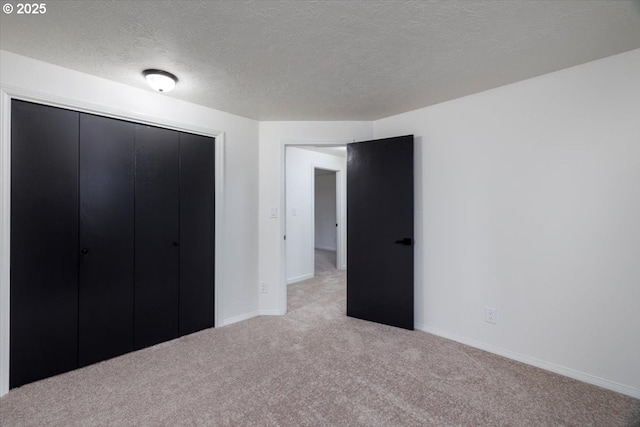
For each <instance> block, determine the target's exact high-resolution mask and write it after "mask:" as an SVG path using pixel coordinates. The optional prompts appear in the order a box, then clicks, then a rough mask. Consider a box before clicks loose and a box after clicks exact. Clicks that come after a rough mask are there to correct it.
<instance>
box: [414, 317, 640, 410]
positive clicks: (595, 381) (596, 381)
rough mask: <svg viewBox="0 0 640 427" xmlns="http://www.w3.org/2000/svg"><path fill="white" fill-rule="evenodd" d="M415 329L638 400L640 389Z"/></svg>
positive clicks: (429, 329)
mask: <svg viewBox="0 0 640 427" xmlns="http://www.w3.org/2000/svg"><path fill="white" fill-rule="evenodd" d="M414 326H415V328H416V329H418V330H420V331H424V332H427V333H430V334H433V335H437V336H439V337H442V338H446V339H449V340H452V341H456V342H459V343H461V344H465V345H468V346H471V347H475V348H479V349H480V350H484V351H488V352H489V353H493V354H497V355H499V356H503V357H506V358H508V359H512V360H517V361H518V362H522V363H526V364H527V365H531V366H535V367H537V368H541V369H544V370H546V371H551V372H554V373H556V374H560V375H564V376H565V377H569V378H573V379H574V380H578V381H582V382H585V383H588V384H592V385H595V386H598V387H602V388H606V389H608V390H612V391H615V392H618V393H622V394H626V395H627V396H631V397H634V398H636V399H640V389H638V388H634V387H629V386H627V385H624V384H620V383H617V382H615V381H610V380H607V379H604V378H600V377H597V376H595V375H591V374H587V373H585V372H581V371H576V370H575V369H571V368H567V367H565V366H560V365H556V364H555V363H550V362H545V361H544V360H540V359H536V358H535V357H531V356H526V355H524V354H520V353H516V352H513V351H510V350H506V349H503V348H500V347H496V346H493V345H491V344H486V343H483V342H480V341H476V340H473V339H470V338H466V337H461V336H458V335H455V334H450V333H448V332H445V331H441V330H439V329H436V328H432V327H428V326H425V325H423V324H421V323H415V325H414Z"/></svg>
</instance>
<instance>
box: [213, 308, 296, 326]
mask: <svg viewBox="0 0 640 427" xmlns="http://www.w3.org/2000/svg"><path fill="white" fill-rule="evenodd" d="M284 314H285V313H282V312H281V311H280V310H255V311H251V312H249V313H245V314H240V315H238V316H233V317H230V318H228V319H224V320H223V321H222V324H221V325H220V326H228V325H232V324H234V323H238V322H242V321H243V320H249V319H253V318H254V317H258V316H282V315H284Z"/></svg>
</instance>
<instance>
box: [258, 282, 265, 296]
mask: <svg viewBox="0 0 640 427" xmlns="http://www.w3.org/2000/svg"><path fill="white" fill-rule="evenodd" d="M258 288H259V289H260V293H261V294H266V293H267V282H260V284H259V285H258Z"/></svg>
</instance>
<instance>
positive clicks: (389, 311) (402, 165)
mask: <svg viewBox="0 0 640 427" xmlns="http://www.w3.org/2000/svg"><path fill="white" fill-rule="evenodd" d="M347 242H348V244H347V315H348V316H351V317H357V318H360V319H364V320H370V321H373V322H378V323H384V324H386V325H391V326H398V327H401V328H405V329H413V135H408V136H401V137H397V138H388V139H380V140H376V141H367V142H359V143H353V144H348V145H347Z"/></svg>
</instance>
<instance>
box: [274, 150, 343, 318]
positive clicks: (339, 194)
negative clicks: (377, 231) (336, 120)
mask: <svg viewBox="0 0 640 427" xmlns="http://www.w3.org/2000/svg"><path fill="white" fill-rule="evenodd" d="M338 144H339V146H338ZM338 144H334V145H333V146H330V147H328V146H311V145H305V144H286V147H283V148H284V155H285V156H284V157H285V162H284V163H285V168H284V169H285V170H284V172H285V173H284V184H285V185H284V190H285V191H284V195H285V203H284V215H283V216H284V227H285V228H284V229H285V235H286V238H285V240H284V273H285V274H284V278H285V283H286V286H285V290H286V287H287V286H288V285H291V284H293V283H298V282H301V281H304V280H308V279H311V278H313V277H314V276H315V275H316V272H317V271H319V269H320V270H321V269H324V268H329V267H330V268H331V269H333V270H336V269H338V270H345V269H346V227H345V224H346V209H345V208H346V160H347V159H346V144H344V143H342V144H340V143H338ZM316 255H317V256H316ZM283 297H284V298H283V299H284V301H285V303H286V295H283ZM285 307H286V306H285ZM283 312H286V310H283Z"/></svg>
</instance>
